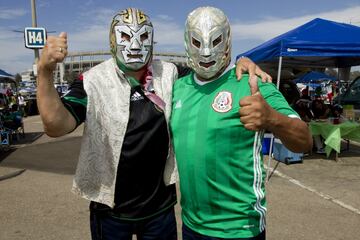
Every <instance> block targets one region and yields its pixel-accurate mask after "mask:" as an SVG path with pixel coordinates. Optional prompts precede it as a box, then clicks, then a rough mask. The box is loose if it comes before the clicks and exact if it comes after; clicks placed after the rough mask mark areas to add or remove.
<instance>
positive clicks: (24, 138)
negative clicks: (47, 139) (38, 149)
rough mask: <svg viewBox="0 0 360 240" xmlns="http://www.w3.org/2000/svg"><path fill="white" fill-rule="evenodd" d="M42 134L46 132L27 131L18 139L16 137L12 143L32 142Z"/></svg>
mask: <svg viewBox="0 0 360 240" xmlns="http://www.w3.org/2000/svg"><path fill="white" fill-rule="evenodd" d="M42 135H44V132H30V133H25V135H24V136H21V134H20V136H19V137H18V139H16V138H14V140H13V142H12V143H11V145H13V146H17V145H22V144H30V143H33V142H35V141H36V140H37V139H39V138H40V137H41V136H42Z"/></svg>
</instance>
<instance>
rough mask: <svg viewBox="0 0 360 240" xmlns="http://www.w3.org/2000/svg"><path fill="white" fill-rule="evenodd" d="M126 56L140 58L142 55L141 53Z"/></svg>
mask: <svg viewBox="0 0 360 240" xmlns="http://www.w3.org/2000/svg"><path fill="white" fill-rule="evenodd" d="M127 57H128V58H142V57H143V55H142V54H128V55H127Z"/></svg>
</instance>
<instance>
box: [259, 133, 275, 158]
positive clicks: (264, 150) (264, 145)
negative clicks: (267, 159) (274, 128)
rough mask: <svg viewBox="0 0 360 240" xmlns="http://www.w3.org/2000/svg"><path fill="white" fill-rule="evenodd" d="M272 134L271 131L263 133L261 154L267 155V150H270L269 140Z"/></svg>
mask: <svg viewBox="0 0 360 240" xmlns="http://www.w3.org/2000/svg"><path fill="white" fill-rule="evenodd" d="M272 136H273V135H272V134H271V133H265V134H264V138H263V140H262V144H261V145H262V154H263V155H269V151H270V141H271V137H272Z"/></svg>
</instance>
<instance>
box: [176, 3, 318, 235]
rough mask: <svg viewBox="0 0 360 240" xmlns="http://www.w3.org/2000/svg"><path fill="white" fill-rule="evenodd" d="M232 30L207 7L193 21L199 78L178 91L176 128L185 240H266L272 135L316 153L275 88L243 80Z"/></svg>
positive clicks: (192, 48) (189, 28) (189, 46)
mask: <svg viewBox="0 0 360 240" xmlns="http://www.w3.org/2000/svg"><path fill="white" fill-rule="evenodd" d="M230 36H231V34H230V25H229V22H228V19H227V17H226V16H225V15H224V13H223V12H222V11H220V10H219V9H216V8H212V7H201V8H198V9H196V10H194V11H193V12H191V13H190V14H189V16H188V18H187V21H186V28H185V46H186V52H187V55H188V64H189V66H191V68H192V69H193V70H194V71H195V72H194V73H192V74H190V75H187V76H185V77H183V78H180V79H179V80H178V81H176V82H175V85H174V88H173V100H172V117H171V131H172V136H173V143H174V148H175V154H176V159H177V164H178V170H179V174H180V190H181V206H182V219H183V239H184V240H193V239H196V240H199V239H201V240H213V239H252V240H254V239H256V240H258V239H265V213H266V201H265V188H264V174H263V172H264V171H263V164H262V155H261V140H262V137H263V134H264V130H269V131H271V132H273V133H274V135H275V136H276V137H278V138H279V139H280V140H281V141H282V142H283V143H284V145H285V146H286V147H287V148H289V149H290V150H292V151H294V152H305V151H308V150H309V149H311V146H312V138H311V134H310V132H309V129H308V127H307V125H306V124H305V123H304V122H303V121H301V120H300V118H299V117H298V114H297V113H296V112H295V111H294V110H293V109H291V107H289V105H288V103H287V102H286V100H285V99H284V97H283V96H282V95H281V93H280V92H279V91H278V90H277V89H276V87H275V86H274V85H273V84H270V83H262V82H261V81H258V82H257V83H258V86H257V85H256V84H252V86H251V87H250V86H249V84H248V75H243V77H242V81H240V82H238V81H237V79H236V75H235V69H234V68H233V69H230V70H229V71H227V72H225V69H226V68H227V67H228V66H229V63H230V52H231V42H230Z"/></svg>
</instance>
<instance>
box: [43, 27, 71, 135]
mask: <svg viewBox="0 0 360 240" xmlns="http://www.w3.org/2000/svg"><path fill="white" fill-rule="evenodd" d="M66 54H67V36H66V33H60V35H59V36H58V37H54V36H49V37H48V39H47V43H46V45H45V47H44V49H43V51H42V54H41V58H40V60H39V63H38V82H37V97H36V98H37V105H38V109H39V113H40V116H41V119H42V121H43V125H44V131H45V133H46V134H47V135H49V136H50V137H59V136H62V135H65V134H67V133H69V132H71V131H72V130H74V129H75V127H76V120H75V118H74V117H73V116H72V114H71V113H70V112H69V111H68V110H67V109H66V108H65V107H64V105H63V103H62V101H61V99H60V97H59V95H58V93H57V91H56V89H55V87H54V83H53V71H54V70H55V68H56V64H57V63H60V62H62V61H63V60H64V59H65V57H66Z"/></svg>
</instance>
